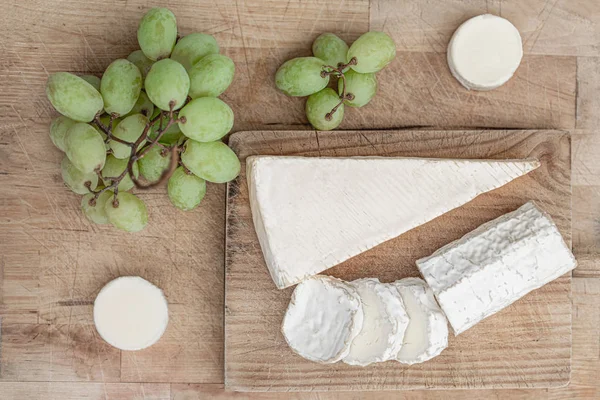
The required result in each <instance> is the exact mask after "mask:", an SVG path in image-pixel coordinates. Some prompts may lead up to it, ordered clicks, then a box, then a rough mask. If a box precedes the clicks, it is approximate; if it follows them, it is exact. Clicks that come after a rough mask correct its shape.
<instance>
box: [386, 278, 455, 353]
mask: <svg viewBox="0 0 600 400" xmlns="http://www.w3.org/2000/svg"><path fill="white" fill-rule="evenodd" d="M394 285H395V286H396V289H397V290H398V292H399V293H400V295H401V296H402V301H403V302H404V307H405V308H406V311H407V313H408V317H409V323H408V327H407V329H406V332H405V333H404V341H403V344H402V348H401V349H400V351H399V352H398V355H397V356H396V360H398V361H399V362H401V363H403V364H415V363H422V362H424V361H427V360H430V359H432V358H433V357H436V356H438V355H439V354H440V353H441V352H442V351H443V350H444V349H445V348H446V347H448V320H446V316H445V315H444V313H443V312H442V310H441V309H440V307H439V306H438V304H437V302H436V301H435V298H434V297H433V292H432V291H431V288H430V287H429V286H428V285H427V283H425V281H424V280H422V279H419V278H405V279H402V280H399V281H396V282H395V283H394Z"/></svg>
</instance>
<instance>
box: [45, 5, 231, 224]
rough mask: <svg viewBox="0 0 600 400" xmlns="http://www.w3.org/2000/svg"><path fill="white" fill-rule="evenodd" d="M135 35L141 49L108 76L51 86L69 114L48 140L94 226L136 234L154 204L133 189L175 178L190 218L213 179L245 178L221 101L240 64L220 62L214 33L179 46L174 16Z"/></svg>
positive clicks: (153, 16) (151, 15) (53, 98)
mask: <svg viewBox="0 0 600 400" xmlns="http://www.w3.org/2000/svg"><path fill="white" fill-rule="evenodd" d="M137 37H138V43H139V45H140V50H136V51H134V52H133V53H131V54H130V55H129V56H128V57H127V58H126V59H118V60H115V61H114V62H112V63H111V64H110V65H109V66H108V67H107V68H106V70H105V71H104V74H103V75H102V78H98V77H96V76H92V75H83V76H76V75H74V74H71V73H68V72H58V73H55V74H52V75H50V77H49V78H48V83H47V86H46V94H47V96H48V99H49V100H50V102H51V103H52V105H53V106H54V108H55V109H56V110H57V111H58V112H59V113H61V114H62V115H61V116H59V117H58V118H56V119H54V120H53V121H52V123H51V124H50V138H51V140H52V142H53V143H54V145H55V146H56V147H58V148H59V149H60V150H62V151H63V152H64V153H65V156H64V158H63V160H62V163H61V171H62V177H63V180H64V181H65V184H66V185H67V186H68V187H69V188H70V189H71V190H72V191H73V192H75V193H77V194H81V195H83V199H82V202H81V208H82V210H83V212H84V214H85V215H86V216H87V218H88V219H89V220H91V221H92V222H94V223H97V224H112V225H113V226H115V227H116V228H118V229H121V230H124V231H128V232H137V231H140V230H142V229H143V228H144V227H145V226H146V224H147V222H148V210H147V208H146V205H145V204H144V202H143V201H142V200H140V198H139V197H138V196H136V195H135V194H132V193H130V191H131V190H132V189H133V188H134V187H140V188H144V187H150V186H153V185H154V184H157V183H158V182H161V181H162V180H164V179H166V178H168V184H167V193H168V196H169V198H170V200H171V202H172V203H173V205H174V206H175V207H177V208H179V209H182V210H191V209H194V208H195V207H197V206H198V205H199V204H200V202H201V201H202V199H203V198H204V195H205V193H206V182H207V181H208V182H214V183H224V182H228V181H230V180H232V179H234V178H236V177H237V175H238V174H239V171H240V162H239V160H238V158H237V156H236V154H235V153H234V152H233V151H232V150H231V149H230V148H229V147H228V146H227V145H226V144H225V143H223V142H222V141H221V140H222V138H223V137H224V136H225V135H226V134H227V133H228V132H229V131H230V130H231V128H232V127H233V111H232V110H231V108H230V107H229V106H228V105H227V104H226V103H225V102H223V101H222V100H220V99H219V98H218V96H219V95H221V93H223V92H224V91H225V90H226V89H227V88H228V87H229V85H230V84H231V82H232V81H233V76H234V72H235V66H234V63H233V61H232V60H231V59H230V58H229V57H226V56H224V55H222V54H219V45H218V44H217V42H216V40H215V38H214V37H213V36H211V35H207V34H204V33H192V34H190V35H187V36H184V37H182V38H181V39H179V40H178V36H177V22H176V19H175V15H174V14H173V13H172V12H171V11H170V10H168V9H166V8H153V9H151V10H150V11H148V13H146V15H144V17H143V18H142V20H141V22H140V24H139V28H138V32H137ZM140 177H143V179H144V180H145V181H146V182H150V183H143V182H141V181H140V180H139V178H140Z"/></svg>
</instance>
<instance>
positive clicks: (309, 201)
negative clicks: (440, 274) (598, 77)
mask: <svg viewBox="0 0 600 400" xmlns="http://www.w3.org/2000/svg"><path fill="white" fill-rule="evenodd" d="M538 166H539V162H538V161H537V160H450V159H426V158H406V157H404V158H403V157H399V158H391V157H352V158H308V157H276V156H253V157H248V159H247V173H246V175H247V179H248V186H249V192H250V206H251V208H252V218H253V220H254V227H255V229H256V233H257V235H258V240H259V242H260V246H261V248H262V251H263V254H264V256H265V260H266V264H267V267H268V268H269V271H270V273H271V277H272V278H273V281H274V282H275V284H276V285H277V287H278V288H280V289H281V288H285V287H288V286H291V285H294V284H296V283H298V282H300V281H302V280H303V279H305V278H307V277H309V276H312V275H315V274H318V273H319V272H321V271H324V270H326V269H328V268H330V267H333V266H334V265H336V264H339V263H341V262H342V261H345V260H347V259H349V258H350V257H353V256H355V255H357V254H360V253H362V252H364V251H366V250H369V249H370V248H372V247H375V246H377V245H378V244H380V243H382V242H384V241H386V240H389V239H392V238H394V237H396V236H398V235H401V234H402V233H404V232H406V231H409V230H411V229H413V228H415V227H417V226H419V225H421V224H424V223H426V222H428V221H431V220H432V219H434V218H436V217H439V216H440V215H442V214H444V213H446V212H448V211H450V210H452V209H454V208H456V207H459V206H461V205H463V204H465V203H467V202H469V201H471V200H472V199H473V198H475V197H476V196H478V195H479V194H481V193H485V192H487V191H490V190H493V189H496V188H498V187H500V186H503V185H505V184H506V183H508V182H510V181H512V180H513V179H515V178H517V177H519V176H521V175H524V174H526V173H528V172H529V171H532V170H534V169H536V168H537V167H538Z"/></svg>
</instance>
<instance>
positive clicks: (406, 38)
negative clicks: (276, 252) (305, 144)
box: [0, 0, 600, 400]
mask: <svg viewBox="0 0 600 400" xmlns="http://www.w3.org/2000/svg"><path fill="white" fill-rule="evenodd" d="M157 5H164V6H168V7H169V8H171V9H172V10H173V12H174V13H175V14H176V16H177V18H178V22H179V27H180V31H181V33H182V34H187V33H191V32H194V31H204V32H207V33H211V34H213V35H215V37H216V38H217V40H218V42H219V44H220V45H221V47H222V49H223V53H225V54H227V55H229V56H230V57H232V58H233V59H234V61H235V63H236V78H235V81H234V84H233V86H232V87H231V88H230V89H229V90H228V91H227V92H226V94H225V95H224V96H223V97H224V99H225V101H227V102H228V103H229V104H231V106H232V108H233V110H234V112H235V115H236V124H235V127H234V130H235V131H239V130H249V129H279V128H281V129H308V128H309V127H308V126H307V124H306V120H305V117H304V114H303V101H302V100H300V99H292V98H287V97H285V96H283V95H281V94H279V93H278V92H277V91H276V90H275V88H274V85H273V73H274V71H275V70H276V69H277V67H278V65H279V64H281V63H282V62H283V61H285V60H287V59H289V58H291V57H294V56H298V55H308V54H309V52H310V44H311V42H312V41H313V40H314V38H315V37H316V36H317V35H318V34H319V33H321V32H325V31H331V32H335V33H338V34H339V35H340V36H342V37H343V38H344V39H346V40H348V41H351V40H354V39H355V38H356V37H358V36H359V35H360V34H361V33H362V32H365V31H368V30H370V29H373V30H375V29H378V30H384V31H386V32H388V33H390V34H391V35H392V36H393V37H394V39H395V41H396V44H397V47H398V57H397V59H396V61H394V63H393V64H392V65H391V66H390V67H389V68H388V69H387V70H386V71H385V72H383V73H382V74H380V75H379V77H380V93H379V95H378V96H377V98H376V100H375V101H374V102H373V103H372V104H370V105H369V106H367V107H365V108H363V109H361V110H350V112H348V113H347V117H346V120H345V122H344V124H343V125H342V128H345V129H373V128H402V127H408V126H411V127H421V126H437V127H443V128H447V127H454V128H456V127H464V128H475V127H477V128H481V127H495V128H558V129H564V130H568V131H570V132H571V134H572V141H573V146H572V163H573V165H572V171H573V175H572V184H573V248H574V252H575V254H576V256H577V258H578V260H579V263H580V265H579V267H578V268H577V269H576V270H575V271H574V279H573V372H572V378H571V384H570V385H569V386H568V387H565V388H557V389H549V390H546V389H532V390H508V391H500V390H494V391H445V392H441V391H438V392H427V391H413V392H385V393H368V394H367V393H329V394H323V393H319V394H318V393H306V394H289V395H286V394H275V393H267V394H244V393H229V392H225V391H224V390H223V277H224V271H223V259H224V257H223V250H224V235H225V232H224V215H225V202H224V200H225V196H224V195H225V187H224V186H215V185H211V186H209V190H208V195H207V198H206V199H205V201H204V204H203V206H202V207H200V208H199V209H198V210H196V211H194V212H191V213H183V212H179V211H177V210H175V209H174V208H173V207H171V206H170V205H169V201H168V199H167V197H166V193H165V189H164V188H159V189H156V190H152V191H150V192H144V193H143V194H142V195H141V196H142V197H143V199H144V200H145V201H146V202H147V204H148V206H149V211H150V223H149V225H148V227H147V229H146V230H145V231H143V232H142V233H140V234H137V235H131V234H125V233H120V232H116V231H115V230H114V229H112V228H110V227H107V226H94V225H92V224H90V223H89V222H88V221H87V220H86V219H85V217H83V216H82V214H81V212H80V209H79V204H80V198H79V196H77V195H74V194H73V193H71V192H70V191H69V190H67V189H66V188H65V187H64V186H63V184H62V180H61V177H60V171H59V163H60V160H61V157H62V154H61V153H60V152H59V151H58V150H57V149H55V148H54V147H53V146H52V144H51V142H50V139H49V138H48V125H49V123H50V120H51V119H52V118H53V117H54V116H55V115H56V113H55V112H54V111H53V110H52V109H51V107H50V104H49V102H48V101H47V100H46V96H45V93H44V85H45V81H46V78H47V76H48V74H49V73H52V72H56V71H71V72H77V73H94V74H98V75H99V74H101V73H102V71H103V70H104V69H105V68H106V66H107V65H108V64H109V63H110V62H111V61H112V60H114V59H115V58H124V57H126V56H127V55H128V54H129V53H130V52H131V51H133V50H134V49H136V48H137V42H136V36H135V32H136V28H137V24H138V21H139V19H140V18H141V16H142V15H143V13H144V12H145V11H146V10H147V9H148V8H150V7H152V6H157ZM485 12H491V13H494V14H499V15H501V16H504V17H507V18H508V19H510V20H511V21H512V22H513V23H514V24H515V25H516V26H517V28H519V30H520V31H521V33H522V35H523V42H524V51H525V57H524V60H523V64H522V65H521V67H520V69H519V72H518V74H517V76H516V77H515V79H513V80H512V81H511V82H509V84H507V85H506V86H503V87H502V88H499V89H498V90H495V91H492V92H487V93H482V94H478V93H469V92H466V91H465V90H463V89H462V88H461V87H460V86H459V85H458V84H456V82H455V81H454V80H453V79H452V78H451V77H450V74H449V71H448V70H447V67H446V65H445V47H446V44H447V42H448V40H449V37H450V35H451V33H452V31H453V30H454V29H455V28H456V27H457V26H458V24H459V23H460V22H462V21H464V20H465V19H467V18H469V17H471V16H474V15H477V14H481V13H485ZM0 31H1V32H2V35H1V37H0V46H1V47H0V48H1V50H2V56H1V57H0V183H1V185H0V280H1V281H0V318H1V319H0V322H1V337H0V399H2V400H12V399H15V400H16V399H18V400H21V399H31V400H37V399H40V400H41V399H44V400H46V399H47V400H55V399H56V400H72V399H82V398H85V399H92V400H96V399H117V400H122V399H133V398H135V399H157V400H158V399H160V400H166V399H176V400H192V399H261V400H267V399H279V398H282V399H322V400H323V399H324V400H334V399H361V398H369V399H375V400H379V399H391V398H395V399H396V398H403V399H487V398H502V399H530V398H531V399H583V398H589V399H594V398H595V399H598V398H600V390H599V388H600V379H599V378H600V224H599V223H600V218H599V217H600V161H599V159H598V155H599V154H600V128H598V124H599V123H600V3H598V1H597V0H547V1H544V0H504V1H502V0H488V1H484V0H464V1H456V0H414V1H409V0H370V1H369V0H289V1H276V0H246V1H244V0H220V1H214V0H211V1H209V0H178V1H174V2H171V3H170V4H167V3H162V4H161V3H159V2H157V1H142V0H129V1H121V0H109V1H105V2H102V1H97V2H89V1H84V0H69V1H67V0H60V1H49V0H5V1H4V2H3V7H2V13H1V14H0ZM120 275H141V276H143V277H145V278H146V279H149V280H150V281H152V282H154V283H156V284H157V285H159V286H160V287H162V288H163V289H164V291H165V294H166V295H167V297H168V300H169V303H170V311H171V323H170V325H169V328H168V330H167V332H166V334H165V336H164V337H163V339H162V340H161V341H160V342H159V343H158V344H157V345H156V346H154V347H152V348H150V349H148V350H144V351H140V352H134V353H131V352H120V351H118V350H115V349H113V348H111V347H110V346H108V345H107V344H105V343H104V342H103V341H102V340H101V339H100V338H99V337H98V335H97V333H96V332H95V330H94V326H93V322H92V320H91V310H92V306H91V305H92V302H93V299H94V297H95V295H96V294H97V292H98V290H99V289H100V288H101V287H102V285H104V284H105V283H106V282H108V281H109V280H110V279H112V278H114V277H117V276H120Z"/></svg>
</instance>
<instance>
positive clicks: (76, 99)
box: [46, 72, 104, 122]
mask: <svg viewBox="0 0 600 400" xmlns="http://www.w3.org/2000/svg"><path fill="white" fill-rule="evenodd" d="M46 95H47V96H48V100H50V103H52V106H53V107H54V108H55V109H56V111H58V112H59V113H61V114H62V115H64V116H65V117H69V118H71V119H72V120H75V121H78V122H90V121H91V120H93V119H94V117H95V116H96V114H98V113H99V112H101V111H102V109H103V108H104V101H103V100H102V96H101V95H100V93H99V92H98V91H97V90H96V89H94V87H93V86H92V85H90V84H89V83H87V82H86V81H85V80H83V79H81V78H80V77H78V76H76V75H73V74H70V73H68V72H57V73H55V74H52V75H50V77H49V78H48V82H47V84H46Z"/></svg>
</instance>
